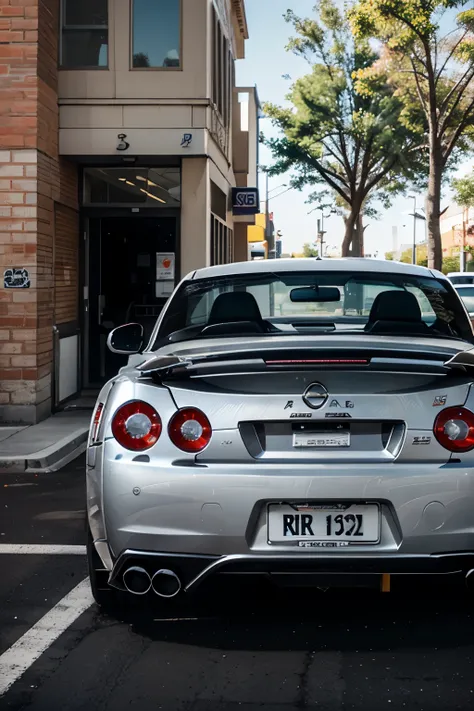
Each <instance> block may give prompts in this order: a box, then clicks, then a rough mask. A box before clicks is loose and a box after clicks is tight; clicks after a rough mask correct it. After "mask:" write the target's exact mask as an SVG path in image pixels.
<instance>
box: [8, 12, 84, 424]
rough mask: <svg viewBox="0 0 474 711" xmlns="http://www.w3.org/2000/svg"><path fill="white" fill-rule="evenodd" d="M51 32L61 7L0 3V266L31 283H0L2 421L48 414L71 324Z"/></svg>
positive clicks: (71, 175) (72, 195)
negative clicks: (56, 363) (61, 336)
mask: <svg viewBox="0 0 474 711" xmlns="http://www.w3.org/2000/svg"><path fill="white" fill-rule="evenodd" d="M58 26H59V0H15V2H14V4H10V2H9V0H0V267H1V271H2V274H3V271H4V270H5V269H6V268H9V267H16V268H25V269H27V270H28V272H29V277H30V288H28V289H5V288H3V281H2V284H1V285H0V422H1V421H4V422H35V421H37V420H39V419H42V418H43V417H45V416H47V415H48V414H49V412H50V407H51V381H52V356H53V324H54V322H55V321H56V313H57V316H58V318H59V319H64V318H67V319H68V320H75V319H76V318H77V169H76V168H75V166H73V165H71V164H69V163H67V162H66V161H64V160H61V159H60V158H59V156H58V105H57V44H58V36H57V28H58ZM74 230H75V231H76V242H74V237H73V232H74ZM74 247H75V248H76V255H75V258H74V254H73V251H74ZM61 260H62V262H63V265H64V268H63V269H62V271H61V269H60V267H59V264H60V263H61ZM66 269H67V271H68V272H69V275H70V276H69V279H67V280H66V279H65V278H64V274H65V273H66ZM56 280H57V283H55V281H56Z"/></svg>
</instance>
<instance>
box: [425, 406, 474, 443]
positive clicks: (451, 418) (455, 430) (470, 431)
mask: <svg viewBox="0 0 474 711" xmlns="http://www.w3.org/2000/svg"><path fill="white" fill-rule="evenodd" d="M433 432H434V434H435V437H436V439H437V440H438V442H439V443H440V444H441V445H442V446H443V447H445V448H446V449H448V450H449V451H450V452H469V450H471V449H474V413H472V412H471V411H470V410H468V409H467V408H465V407H447V408H446V409H445V410H443V411H442V412H440V413H439V415H438V417H437V418H436V420H435V424H434V428H433Z"/></svg>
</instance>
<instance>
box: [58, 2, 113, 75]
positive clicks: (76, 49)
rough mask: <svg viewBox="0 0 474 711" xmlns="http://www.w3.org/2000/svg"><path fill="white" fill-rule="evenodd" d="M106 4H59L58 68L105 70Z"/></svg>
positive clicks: (107, 33) (106, 39)
mask: <svg viewBox="0 0 474 711" xmlns="http://www.w3.org/2000/svg"><path fill="white" fill-rule="evenodd" d="M107 3H108V0H80V2H78V0H62V2H61V49H60V55H61V56H60V65H61V67H63V68H64V69H97V68H102V69H103V68H107V66H108V61H109V58H108V43H109V29H108V12H107Z"/></svg>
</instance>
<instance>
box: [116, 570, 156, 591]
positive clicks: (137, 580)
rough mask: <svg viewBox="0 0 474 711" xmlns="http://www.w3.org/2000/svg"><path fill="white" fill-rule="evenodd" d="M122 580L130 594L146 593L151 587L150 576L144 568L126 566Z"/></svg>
mask: <svg viewBox="0 0 474 711" xmlns="http://www.w3.org/2000/svg"><path fill="white" fill-rule="evenodd" d="M122 580H123V584H124V585H125V589H126V590H128V592H129V593H132V595H146V594H147V592H148V591H149V590H150V588H151V578H150V576H149V574H148V573H147V572H146V570H145V569H144V568H139V567H136V566H134V567H132V568H127V570H126V571H125V573H124V574H123V577H122Z"/></svg>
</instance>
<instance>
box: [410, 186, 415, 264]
mask: <svg viewBox="0 0 474 711" xmlns="http://www.w3.org/2000/svg"><path fill="white" fill-rule="evenodd" d="M410 197H411V198H412V200H413V246H412V257H411V261H412V262H413V264H416V195H410Z"/></svg>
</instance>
